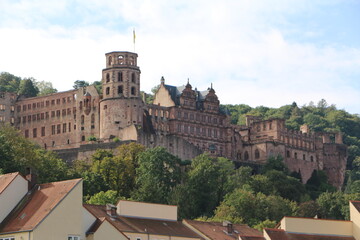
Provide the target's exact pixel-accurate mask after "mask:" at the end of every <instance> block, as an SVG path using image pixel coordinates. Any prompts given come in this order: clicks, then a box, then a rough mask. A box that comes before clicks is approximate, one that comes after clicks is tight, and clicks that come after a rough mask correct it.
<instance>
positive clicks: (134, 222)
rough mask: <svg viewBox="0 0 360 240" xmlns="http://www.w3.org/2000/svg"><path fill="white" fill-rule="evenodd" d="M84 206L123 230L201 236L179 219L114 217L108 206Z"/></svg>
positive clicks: (99, 217)
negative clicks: (107, 208) (108, 211)
mask: <svg viewBox="0 0 360 240" xmlns="http://www.w3.org/2000/svg"><path fill="white" fill-rule="evenodd" d="M84 207H85V208H86V209H87V210H88V211H89V212H90V213H92V214H93V215H94V216H95V217H96V218H98V219H101V218H106V220H108V222H110V223H111V224H112V225H113V226H114V227H115V228H117V229H118V230H119V231H121V232H136V233H145V234H146V233H149V234H156V235H164V236H181V237H189V238H200V236H198V235H197V234H196V233H194V232H193V231H191V230H190V229H189V228H187V227H186V226H185V225H183V224H182V223H181V222H179V221H166V220H155V219H145V218H135V217H123V216H119V215H117V216H116V217H115V218H112V217H110V216H109V215H107V214H106V207H105V206H103V205H91V204H84Z"/></svg>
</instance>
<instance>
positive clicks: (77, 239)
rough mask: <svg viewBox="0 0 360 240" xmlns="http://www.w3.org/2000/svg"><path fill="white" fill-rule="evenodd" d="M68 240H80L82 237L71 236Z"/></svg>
mask: <svg viewBox="0 0 360 240" xmlns="http://www.w3.org/2000/svg"><path fill="white" fill-rule="evenodd" d="M68 240H80V236H73V235H69V236H68Z"/></svg>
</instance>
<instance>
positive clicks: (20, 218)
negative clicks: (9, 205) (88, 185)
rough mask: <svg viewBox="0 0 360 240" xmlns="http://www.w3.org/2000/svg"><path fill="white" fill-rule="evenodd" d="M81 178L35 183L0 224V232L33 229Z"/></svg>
mask: <svg viewBox="0 0 360 240" xmlns="http://www.w3.org/2000/svg"><path fill="white" fill-rule="evenodd" d="M79 182H81V179H74V180H68V181H61V182H53V183H46V184H39V185H36V186H35V187H34V188H33V190H32V191H31V192H30V194H27V195H26V196H25V198H24V199H23V200H22V201H20V203H19V204H18V205H17V206H16V207H15V209H14V210H13V211H12V212H11V213H10V214H9V216H8V217H7V218H6V219H5V220H4V221H3V223H2V224H1V226H0V232H1V233H10V232H18V231H29V230H33V229H34V228H35V227H36V226H37V225H38V224H39V223H40V222H41V221H42V220H43V219H44V218H45V217H46V216H48V214H49V213H50V212H51V211H52V210H53V209H54V208H55V207H56V206H57V205H58V204H59V202H60V201H61V200H62V199H64V198H65V196H66V195H67V194H68V193H69V192H70V191H71V190H72V189H73V188H74V187H75V186H76V185H77V184H78V183H79Z"/></svg>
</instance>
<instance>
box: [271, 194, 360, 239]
mask: <svg viewBox="0 0 360 240" xmlns="http://www.w3.org/2000/svg"><path fill="white" fill-rule="evenodd" d="M349 205H350V221H341V220H330V219H316V218H297V217H284V218H283V219H282V220H281V221H280V223H279V224H278V227H277V228H276V229H264V238H265V239H266V240H298V239H299V240H300V239H301V240H355V239H356V240H359V239H360V201H350V203H349Z"/></svg>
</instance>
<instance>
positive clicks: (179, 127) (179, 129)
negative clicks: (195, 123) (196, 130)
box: [177, 124, 181, 132]
mask: <svg viewBox="0 0 360 240" xmlns="http://www.w3.org/2000/svg"><path fill="white" fill-rule="evenodd" d="M177 131H178V132H181V125H180V124H178V125H177Z"/></svg>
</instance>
